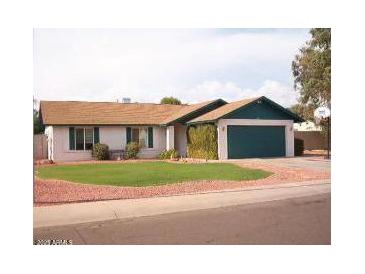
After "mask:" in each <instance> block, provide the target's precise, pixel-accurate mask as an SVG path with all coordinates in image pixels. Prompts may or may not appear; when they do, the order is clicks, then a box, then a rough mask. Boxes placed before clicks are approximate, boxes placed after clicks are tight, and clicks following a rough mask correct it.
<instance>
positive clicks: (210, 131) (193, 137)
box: [188, 125, 218, 160]
mask: <svg viewBox="0 0 365 274" xmlns="http://www.w3.org/2000/svg"><path fill="white" fill-rule="evenodd" d="M217 135H218V134H217V127H216V126H214V125H199V126H196V127H189V129H188V155H189V157H191V158H201V159H213V160H214V159H218V136H217Z"/></svg>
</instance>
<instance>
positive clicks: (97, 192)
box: [34, 162, 330, 206]
mask: <svg viewBox="0 0 365 274" xmlns="http://www.w3.org/2000/svg"><path fill="white" fill-rule="evenodd" d="M237 164H238V165H240V166H245V167H249V168H258V169H263V170H267V171H271V172H273V173H274V174H273V175H271V176H269V177H267V178H264V179H259V180H250V181H190V182H183V183H176V184H166V185H160V186H148V187H124V186H105V185H88V184H80V183H73V182H67V181H62V180H42V179H35V181H34V205H35V206H42V205H55V204H62V203H72V202H86V201H100V200H112V199H130V198H146V197H154V196H170V195H179V194H188V193H201V192H208V191H219V190H226V189H240V188H245V187H252V186H262V185H272V184H279V183H285V182H304V181H310V180H319V179H329V178H330V173H329V172H324V171H315V170H309V169H298V168H284V167H278V166H274V165H269V164H265V163H258V162H250V163H237Z"/></svg>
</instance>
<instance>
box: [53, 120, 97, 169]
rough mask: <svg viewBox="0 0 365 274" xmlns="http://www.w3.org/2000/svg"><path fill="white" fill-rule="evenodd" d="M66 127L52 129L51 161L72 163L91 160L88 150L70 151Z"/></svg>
mask: <svg viewBox="0 0 365 274" xmlns="http://www.w3.org/2000/svg"><path fill="white" fill-rule="evenodd" d="M68 131H69V130H68V127H65V126H54V127H53V161H55V162H72V161H84V160H91V159H92V157H91V151H89V150H86V151H85V150H70V149H69V136H68Z"/></svg>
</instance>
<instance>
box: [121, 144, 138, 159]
mask: <svg viewBox="0 0 365 274" xmlns="http://www.w3.org/2000/svg"><path fill="white" fill-rule="evenodd" d="M140 148H141V147H140V145H139V144H138V143H137V142H129V143H128V144H127V147H126V151H125V154H126V158H127V159H137V155H138V152H139V150H140Z"/></svg>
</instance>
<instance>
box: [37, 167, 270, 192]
mask: <svg viewBox="0 0 365 274" xmlns="http://www.w3.org/2000/svg"><path fill="white" fill-rule="evenodd" d="M270 174H271V173H270V172H267V171H263V170H258V169H248V168H242V167H239V166H236V165H233V164H229V163H204V164H174V163H167V162H140V163H120V164H82V165H69V166H68V165H64V166H46V167H39V168H38V169H37V176H38V177H39V178H42V179H61V180H67V181H72V182H78V183H85V184H95V185H115V186H151V185H163V184H172V183H177V182H183V181H193V180H234V181H242V180H255V179H260V178H265V177H267V176H269V175H270Z"/></svg>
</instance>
